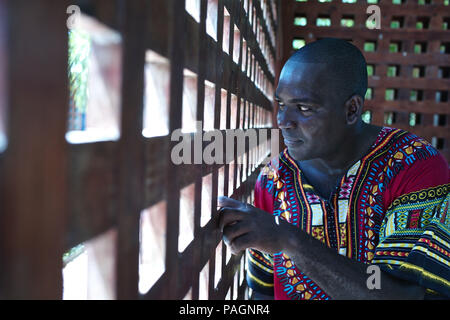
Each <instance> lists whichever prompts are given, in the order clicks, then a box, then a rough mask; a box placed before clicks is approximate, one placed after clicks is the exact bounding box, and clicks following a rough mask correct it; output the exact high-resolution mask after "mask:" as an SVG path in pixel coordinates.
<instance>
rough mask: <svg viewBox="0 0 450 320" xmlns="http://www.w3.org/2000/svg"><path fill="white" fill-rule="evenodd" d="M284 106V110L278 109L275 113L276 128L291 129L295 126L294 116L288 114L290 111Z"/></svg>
mask: <svg viewBox="0 0 450 320" xmlns="http://www.w3.org/2000/svg"><path fill="white" fill-rule="evenodd" d="M287 109H289V108H285V110H279V111H278V114H277V122H278V128H280V129H293V128H296V127H297V124H296V122H295V121H294V120H293V119H294V118H293V117H292V115H290V112H289V111H288V110H287Z"/></svg>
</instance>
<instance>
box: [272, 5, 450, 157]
mask: <svg viewBox="0 0 450 320" xmlns="http://www.w3.org/2000/svg"><path fill="white" fill-rule="evenodd" d="M281 4H282V5H281V8H280V10H281V16H282V17H283V22H282V32H283V45H282V52H283V53H282V56H281V62H283V61H286V59H287V58H288V57H289V55H290V54H291V53H292V52H293V46H294V47H295V48H299V47H300V46H302V45H303V44H304V43H309V42H312V41H315V40H317V39H320V38H325V37H336V38H341V39H346V40H348V41H351V42H352V43H353V44H354V45H356V46H357V47H358V48H359V49H360V50H361V51H362V52H363V54H364V56H365V58H366V60H367V63H368V73H369V85H368V87H369V90H368V94H367V96H366V101H365V110H366V111H367V113H366V116H367V117H366V119H367V121H370V122H372V123H374V124H377V125H387V126H392V127H397V128H401V129H406V130H408V131H410V132H413V133H415V134H417V135H419V136H422V137H424V138H425V139H427V140H428V141H430V142H431V143H432V144H433V145H434V146H435V147H437V149H438V150H439V151H440V152H441V153H442V154H443V155H444V156H445V157H446V158H447V160H448V161H449V162H450V137H449V133H448V132H449V131H448V125H449V117H450V107H449V101H450V100H449V88H450V73H449V70H450V69H449V67H450V18H449V17H450V5H449V1H448V0H432V1H431V0H430V1H425V0H423V1H422V0H402V1H400V0H398V1H397V0H379V1H377V0H368V1H361V0H348V1H342V0H324V1H316V0H301V1H298V0H286V1H281ZM371 5H375V6H378V8H379V13H380V15H379V19H378V21H380V23H381V24H380V29H369V27H370V26H372V25H371V22H370V21H369V22H367V21H368V18H369V17H370V16H372V15H373V13H374V12H375V11H372V10H371V11H370V12H367V9H368V7H369V6H371Z"/></svg>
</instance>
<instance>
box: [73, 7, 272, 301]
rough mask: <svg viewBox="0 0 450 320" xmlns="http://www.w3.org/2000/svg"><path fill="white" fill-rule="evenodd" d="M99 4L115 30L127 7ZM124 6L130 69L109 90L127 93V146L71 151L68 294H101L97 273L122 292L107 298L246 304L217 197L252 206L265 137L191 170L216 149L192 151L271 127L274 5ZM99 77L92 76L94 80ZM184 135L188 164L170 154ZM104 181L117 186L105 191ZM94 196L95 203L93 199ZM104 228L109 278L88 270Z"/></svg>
mask: <svg viewBox="0 0 450 320" xmlns="http://www.w3.org/2000/svg"><path fill="white" fill-rule="evenodd" d="M91 5H92V7H90V8H88V9H89V10H88V12H90V17H89V18H87V16H84V17H86V19H90V20H91V21H92V22H93V23H102V24H104V25H103V26H101V28H102V30H103V29H105V30H106V29H108V28H112V29H116V30H117V26H118V24H117V21H116V20H115V15H114V14H112V13H113V12H116V13H118V11H116V10H118V8H116V7H115V6H113V5H105V2H102V1H91ZM82 8H83V7H82ZM127 10H129V11H126V12H125V13H124V18H125V21H128V22H127V23H126V24H125V29H123V30H120V29H119V30H120V35H121V36H122V39H121V43H120V48H121V51H122V52H123V60H122V61H123V66H122V71H121V70H120V69H117V70H114V72H119V75H122V80H123V81H124V85H123V86H122V89H121V90H120V89H118V88H116V87H114V88H112V89H111V90H109V91H108V92H109V93H110V94H116V93H118V94H121V96H122V100H123V101H122V113H121V132H120V139H119V140H118V141H117V142H116V141H114V140H113V139H109V140H112V141H109V142H102V143H96V144H83V143H82V142H83V141H79V144H77V145H73V146H71V148H72V149H71V154H72V162H71V168H70V171H71V172H72V173H73V174H72V175H71V187H72V189H71V191H72V192H71V198H72V199H71V201H70V203H71V204H72V205H73V208H71V215H70V217H69V224H70V227H69V228H70V231H71V233H70V241H69V242H68V243H67V247H68V248H70V247H72V246H75V247H74V248H75V249H72V251H69V252H68V253H67V254H66V260H67V261H68V262H67V266H66V267H65V268H64V270H65V272H64V279H65V285H66V288H65V291H64V292H65V297H82V298H91V297H93V296H94V295H95V288H94V289H93V288H92V283H93V282H92V277H94V280H95V278H99V277H100V278H102V277H103V275H104V274H103V272H107V276H108V279H107V280H108V281H110V282H112V283H113V284H114V285H109V286H108V285H107V286H106V287H105V288H104V289H103V290H104V294H103V295H101V297H104V298H138V297H141V298H144V299H165V298H176V299H244V298H246V297H248V289H247V287H246V283H245V261H244V259H242V256H241V255H237V256H232V255H231V254H230V252H229V250H227V248H226V246H225V245H224V244H223V243H222V241H221V238H220V233H219V231H218V230H217V197H218V196H220V195H226V196H232V197H234V198H236V199H239V200H243V201H250V202H252V201H253V198H252V197H253V191H252V189H253V186H254V183H255V179H256V177H257V175H258V173H259V168H260V164H261V163H262V161H263V160H264V158H265V157H267V156H268V155H269V154H268V152H269V149H268V144H267V143H264V141H263V140H261V139H259V140H258V141H257V144H256V145H255V146H252V145H251V144H247V148H246V150H244V151H245V152H244V154H242V155H239V156H240V157H241V158H239V159H238V158H237V157H238V154H236V155H234V156H233V155H231V159H230V161H229V162H226V163H222V164H221V163H205V162H203V163H202V162H200V163H201V164H191V163H196V162H195V161H196V157H197V154H195V151H196V148H198V147H199V148H200V151H202V152H201V153H202V154H203V151H204V149H206V148H207V144H206V143H203V144H202V143H200V146H197V145H196V144H195V141H194V140H195V137H197V136H200V137H201V136H202V134H204V135H208V134H211V136H212V137H214V135H213V133H217V130H216V131H213V130H214V129H220V130H221V131H220V132H219V133H220V134H221V135H223V137H224V138H225V136H224V134H225V132H226V130H229V129H249V128H252V129H256V130H259V129H262V128H270V127H271V126H272V102H273V99H272V96H273V92H274V79H275V74H274V73H275V60H276V57H275V32H276V18H275V17H276V5H275V2H274V1H267V0H265V1H257V0H243V1H227V0H223V1H222V0H186V1H185V2H184V1H179V0H176V1H175V0H173V1H150V2H149V1H133V4H129V5H127ZM107 13H109V14H110V15H107ZM136 15H137V16H138V17H139V19H142V20H139V19H138V18H136ZM144 17H145V18H146V19H143V18H144ZM136 19H138V20H137V21H138V22H133V20H136ZM144 21H145V23H144ZM106 25H107V26H108V27H106ZM143 30H144V31H143ZM169 30H172V32H171V33H169ZM142 39H144V41H143V40H142ZM111 50H112V49H111V48H109V49H108V48H106V49H105V50H104V51H105V52H106V53H107V52H108V51H111ZM108 61H109V62H111V61H110V60H108ZM108 61H106V62H104V63H105V64H107V62H108ZM111 72H112V71H111ZM96 79H97V78H95V79H89V77H88V79H87V85H89V84H90V82H96V81H97V80H96ZM106 79H107V77H106ZM95 94H96V91H95V92H93V93H91V95H90V96H89V97H88V99H87V100H89V99H92V98H93V97H94V98H95ZM97 100H98V99H97ZM130 104H132V110H131V111H130V110H129V108H130ZM141 107H142V108H141ZM95 108H97V109H98V105H97V104H96V103H95V101H94V102H92V103H91V104H90V105H89V104H88V105H87V107H86V108H85V109H83V111H84V112H85V113H86V114H87V116H89V113H90V112H95ZM103 114H105V115H108V114H110V112H109V111H108V110H104V111H103ZM119 116H120V114H119ZM132 125H136V127H137V128H133V127H132ZM139 127H140V128H141V129H138V128H139ZM177 129H181V131H180V132H179V135H178V138H183V139H184V138H186V139H187V138H188V137H190V138H193V139H190V138H189V139H190V140H189V141H190V142H189V143H190V144H189V149H190V150H191V151H192V153H191V152H189V154H184V152H185V150H184V151H183V154H182V157H183V159H188V161H185V162H184V163H182V164H180V165H177V164H175V163H173V162H172V158H171V157H172V154H173V150H174V147H175V146H176V144H177V141H176V139H174V135H173V133H174V132H175V131H177ZM78 131H87V130H85V128H79V129H78ZM203 137H204V136H203ZM69 138H70V135H69ZM269 138H270V137H269ZM214 139H215V138H214ZM68 140H69V142H73V141H71V140H70V139H68ZM224 140H225V139H224ZM178 141H179V140H178ZM204 141H206V140H204ZM224 146H225V141H224ZM191 148H192V149H191ZM197 151H198V150H197ZM116 152H121V154H122V156H121V158H119V159H118V161H114V160H113V159H114V157H113V156H112V155H114V154H115V153H116ZM242 159H245V161H242ZM238 160H239V161H238ZM123 161H125V163H127V161H128V164H125V163H123ZM115 168H117V169H118V172H119V175H116V174H115V173H114V171H113V170H115ZM130 176H131V177H130ZM120 183H124V184H125V185H123V186H122V187H121V186H120ZM98 185H107V186H108V188H105V189H103V190H100V191H98V190H97V189H96V186H98ZM126 186H128V187H129V188H131V189H130V190H128V189H125V187H126ZM94 190H95V193H96V194H95V196H94V195H88V192H89V191H91V192H94ZM114 198H115V199H117V200H116V201H115V200H113V199H114ZM99 201H101V202H99ZM108 202H109V203H108ZM75 203H76V205H75ZM94 213H95V215H96V216H98V218H95V219H94V218H93V216H92V214H94ZM106 230H110V231H108V232H109V233H108V234H111V232H112V233H113V234H114V235H116V236H115V237H114V239H115V240H114V241H115V246H114V247H112V248H111V250H113V251H114V250H115V254H113V255H112V259H113V261H115V262H114V263H113V265H117V269H114V270H112V271H111V270H110V269H108V268H109V267H104V266H101V265H100V266H97V265H95V266H94V267H96V269H92V268H93V267H88V266H89V265H91V263H90V262H89V261H95V256H92V254H93V252H94V251H93V250H91V249H89V248H91V247H92V245H90V241H91V240H90V239H92V238H94V237H95V236H98V235H99V234H100V233H103V232H104V231H106ZM105 239H107V238H105ZM105 241H106V240H105ZM80 243H81V244H80ZM93 259H94V260H93ZM130 259H131V260H132V261H133V262H131V263H129V261H130ZM69 260H70V261H69ZM76 266H78V269H77V268H76ZM89 268H90V269H89ZM105 268H106V269H105ZM77 270H78V271H77ZM108 270H109V271H108ZM77 272H81V274H77ZM93 272H94V273H97V274H98V275H99V276H97V277H95V276H93V274H92V273H93ZM74 279H79V280H80V281H78V283H77V282H76V281H75V280H74ZM98 283H100V282H97V284H98ZM101 283H104V281H103V282H101ZM109 284H110V283H109ZM76 285H78V286H79V288H78V291H77V288H76V287H75V286H76ZM93 290H94V291H93ZM80 291H81V293H80Z"/></svg>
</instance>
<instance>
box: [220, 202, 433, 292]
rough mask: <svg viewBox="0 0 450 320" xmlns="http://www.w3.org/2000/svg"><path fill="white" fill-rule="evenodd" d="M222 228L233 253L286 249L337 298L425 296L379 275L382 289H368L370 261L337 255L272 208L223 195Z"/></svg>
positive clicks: (418, 289) (314, 278)
mask: <svg viewBox="0 0 450 320" xmlns="http://www.w3.org/2000/svg"><path fill="white" fill-rule="evenodd" d="M219 202H220V206H221V207H223V208H222V209H221V210H220V214H221V216H220V219H219V220H220V221H219V227H220V228H221V230H223V239H224V241H225V243H226V244H227V245H228V247H229V248H230V249H231V252H232V253H234V254H236V253H238V252H240V251H242V250H244V249H245V248H254V249H257V250H259V251H261V252H266V253H271V254H273V253H278V252H284V253H286V254H287V255H288V256H289V257H290V258H291V259H292V260H293V261H294V262H295V264H296V265H297V266H298V267H299V269H300V270H302V272H304V273H305V274H307V275H308V277H310V278H311V279H312V280H313V281H314V282H315V283H317V285H319V286H320V287H321V288H322V289H323V290H324V291H325V292H326V293H327V294H328V295H329V296H330V297H332V298H333V299H423V297H424V289H423V288H422V287H419V286H417V285H414V284H411V283H409V282H406V281H403V280H400V279H397V278H393V277H391V276H389V275H388V274H385V273H383V272H380V273H381V289H376V290H375V289H374V290H370V289H369V288H368V287H367V279H368V277H369V275H368V274H367V267H368V265H366V264H363V263H361V262H358V261H355V260H351V259H349V258H347V257H344V256H341V255H339V254H338V253H337V252H336V251H335V250H334V249H331V248H328V247H326V246H325V245H324V244H323V243H321V242H320V241H318V240H316V239H314V238H313V237H312V236H310V235H309V234H307V233H306V232H304V231H302V230H300V229H298V228H297V227H295V226H292V225H291V224H289V223H287V222H285V221H283V220H280V221H279V224H277V223H275V221H274V218H273V216H272V215H271V214H269V213H268V212H265V211H263V210H261V209H258V208H255V207H253V206H251V205H249V204H245V203H242V202H239V201H236V200H233V199H230V198H226V197H221V198H220V199H219Z"/></svg>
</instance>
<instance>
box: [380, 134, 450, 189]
mask: <svg viewBox="0 0 450 320" xmlns="http://www.w3.org/2000/svg"><path fill="white" fill-rule="evenodd" d="M385 139H386V140H385V141H382V144H383V143H384V144H385V146H384V147H383V146H382V147H380V149H379V151H378V154H377V155H375V156H376V157H377V159H382V160H380V161H374V165H375V166H377V165H381V166H380V167H381V168H382V171H383V172H384V174H385V176H386V178H387V179H388V180H390V179H393V178H395V177H397V178H400V177H401V180H402V181H408V180H410V179H414V177H412V176H418V175H426V176H427V177H428V178H427V179H431V180H433V181H435V182H438V181H439V183H447V182H448V181H447V180H448V176H449V167H448V163H447V160H446V159H445V158H444V156H443V155H442V154H441V153H440V152H439V151H438V150H437V149H436V148H434V147H433V146H432V145H431V143H430V142H428V141H427V140H426V139H424V138H422V137H420V136H417V135H415V134H414V133H411V132H408V131H406V130H401V129H391V130H390V131H389V133H388V135H387V136H386V138H385ZM431 180H430V181H431Z"/></svg>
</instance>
